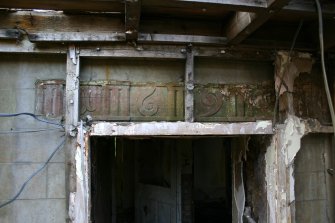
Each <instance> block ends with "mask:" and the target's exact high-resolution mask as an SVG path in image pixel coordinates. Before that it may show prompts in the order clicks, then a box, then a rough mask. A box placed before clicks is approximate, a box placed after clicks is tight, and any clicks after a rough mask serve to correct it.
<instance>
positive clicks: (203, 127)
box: [91, 121, 273, 136]
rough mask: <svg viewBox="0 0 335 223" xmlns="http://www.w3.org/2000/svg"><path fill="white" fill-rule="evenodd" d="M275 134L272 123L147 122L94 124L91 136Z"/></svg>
mask: <svg viewBox="0 0 335 223" xmlns="http://www.w3.org/2000/svg"><path fill="white" fill-rule="evenodd" d="M249 134H273V130H272V122H271V121H256V122H241V123H199V122H193V123H190V122H146V123H127V124H124V123H110V122H99V123H95V124H93V127H92V129H91V135H112V136H117V135H128V136H145V135H148V136H158V135H163V136H169V135H249Z"/></svg>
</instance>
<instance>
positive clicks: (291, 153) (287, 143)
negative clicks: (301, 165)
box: [282, 115, 305, 166]
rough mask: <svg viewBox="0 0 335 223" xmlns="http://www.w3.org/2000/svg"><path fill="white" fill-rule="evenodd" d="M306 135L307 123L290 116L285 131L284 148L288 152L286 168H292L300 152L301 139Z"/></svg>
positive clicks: (286, 121)
mask: <svg viewBox="0 0 335 223" xmlns="http://www.w3.org/2000/svg"><path fill="white" fill-rule="evenodd" d="M304 134H305V123H304V122H301V120H300V119H299V118H298V117H296V116H293V115H289V116H288V117H287V119H286V120H285V128H284V129H283V142H284V143H283V148H282V152H284V151H286V159H285V164H286V166H291V165H292V163H293V161H294V158H295V156H296V155H297V153H298V151H299V150H300V142H301V138H302V137H303V136H304Z"/></svg>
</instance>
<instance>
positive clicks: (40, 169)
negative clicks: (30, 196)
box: [0, 138, 65, 208]
mask: <svg viewBox="0 0 335 223" xmlns="http://www.w3.org/2000/svg"><path fill="white" fill-rule="evenodd" d="M64 144H65V138H64V139H63V140H62V142H61V143H60V144H59V145H58V146H57V147H56V149H55V150H54V151H53V152H52V153H51V155H50V156H49V158H48V159H47V161H46V162H45V163H44V164H43V165H42V166H41V167H40V168H39V169H38V170H37V171H35V172H34V173H33V174H32V175H30V177H29V178H28V179H27V180H26V181H25V182H24V183H23V185H22V186H21V188H20V190H19V191H18V192H17V193H16V194H15V195H14V197H13V198H11V199H10V200H9V201H6V202H5V203H2V204H0V208H3V207H5V206H7V205H9V204H10V203H12V202H14V201H15V200H16V199H17V198H18V197H19V196H20V195H21V193H22V191H23V190H24V188H25V187H26V186H27V184H28V183H29V181H30V180H31V179H33V178H34V177H35V176H36V175H37V174H38V173H39V172H41V171H42V170H43V169H44V168H45V167H46V166H47V165H48V163H49V162H50V160H51V159H52V158H53V157H54V155H55V154H56V153H57V152H58V150H60V149H61V148H62V146H63V145H64Z"/></svg>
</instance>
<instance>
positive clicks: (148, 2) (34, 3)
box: [0, 0, 335, 15]
mask: <svg viewBox="0 0 335 223" xmlns="http://www.w3.org/2000/svg"><path fill="white" fill-rule="evenodd" d="M128 1H129V0H128ZM271 1H273V0H271ZM133 2H134V0H133ZM268 5H269V4H268V3H267V2H266V1H265V0H261V1H256V0H254V1H249V0H235V1H234V0H170V1H166V0H142V6H143V8H146V7H156V8H157V7H162V8H173V9H183V8H184V9H185V8H188V9H190V7H191V8H193V9H194V10H195V9H196V8H199V9H203V11H204V12H205V11H206V9H211V8H222V9H224V10H227V11H243V12H264V11H266V9H267V8H268V7H271V4H270V6H268ZM322 6H323V13H324V14H334V12H335V4H334V3H324V4H323V5H322ZM0 8H22V9H49V10H63V11H90V12H119V13H123V12H124V8H125V3H124V1H122V0H10V1H8V0H0ZM283 11H284V12H286V11H287V12H290V13H300V14H304V13H306V14H311V13H313V14H316V10H315V6H314V1H313V0H305V1H301V0H291V1H289V4H288V5H287V6H285V7H284V8H283ZM204 15H206V13H204Z"/></svg>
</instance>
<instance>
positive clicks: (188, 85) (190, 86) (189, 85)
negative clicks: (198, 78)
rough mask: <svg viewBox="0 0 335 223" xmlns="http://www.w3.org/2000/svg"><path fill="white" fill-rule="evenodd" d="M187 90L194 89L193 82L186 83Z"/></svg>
mask: <svg viewBox="0 0 335 223" xmlns="http://www.w3.org/2000/svg"><path fill="white" fill-rule="evenodd" d="M186 88H187V90H189V91H191V90H193V89H194V84H187V85H186Z"/></svg>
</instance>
